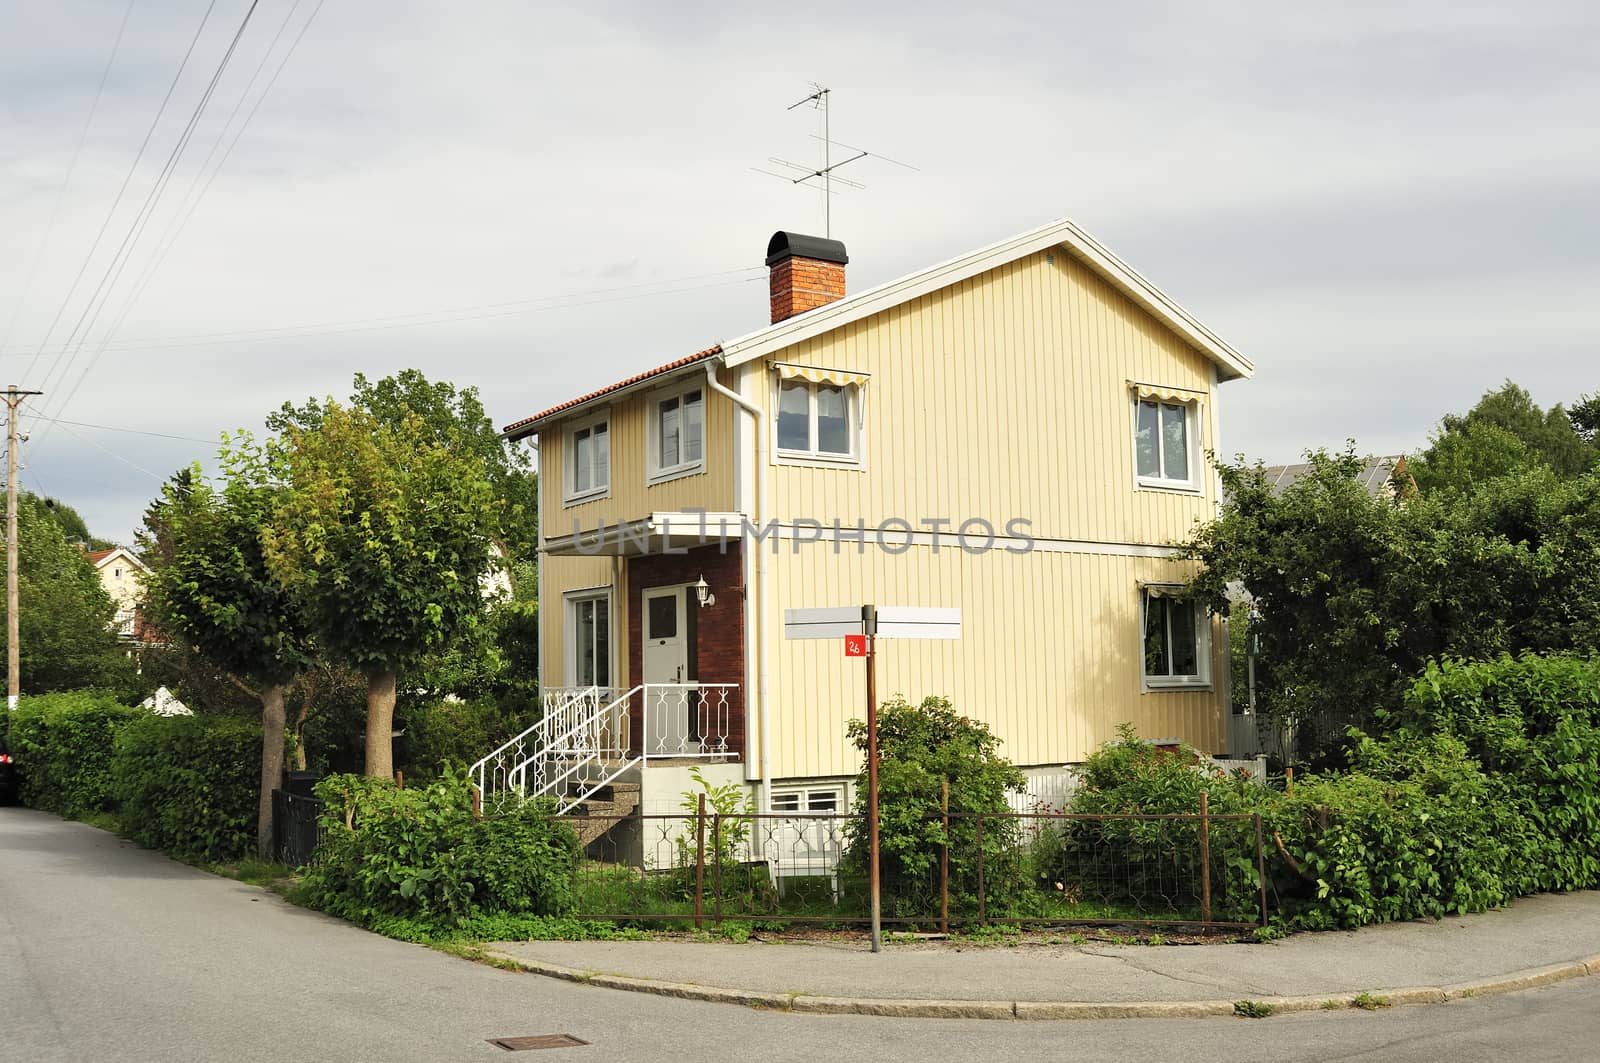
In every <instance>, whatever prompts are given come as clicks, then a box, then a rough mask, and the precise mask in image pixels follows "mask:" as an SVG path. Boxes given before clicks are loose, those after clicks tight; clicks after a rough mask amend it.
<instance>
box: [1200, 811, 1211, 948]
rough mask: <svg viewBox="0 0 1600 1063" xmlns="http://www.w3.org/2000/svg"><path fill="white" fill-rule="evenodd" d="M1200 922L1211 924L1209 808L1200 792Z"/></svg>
mask: <svg viewBox="0 0 1600 1063" xmlns="http://www.w3.org/2000/svg"><path fill="white" fill-rule="evenodd" d="M1200 921H1201V922H1203V923H1209V922H1211V806H1210V798H1209V796H1208V795H1207V794H1206V792H1205V791H1204V790H1201V791H1200Z"/></svg>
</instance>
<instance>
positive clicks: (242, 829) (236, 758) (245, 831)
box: [111, 714, 261, 860]
mask: <svg viewBox="0 0 1600 1063" xmlns="http://www.w3.org/2000/svg"><path fill="white" fill-rule="evenodd" d="M260 785H261V725H260V723H258V722H254V721H251V720H246V719H241V718H238V717H230V716H174V717H162V716H152V715H148V714H146V715H144V716H143V718H142V719H137V720H133V721H130V722H129V723H127V724H125V725H124V726H123V727H122V728H121V730H120V731H118V733H117V737H116V744H115V751H114V754H113V757H112V761H111V792H112V796H113V797H114V799H115V800H116V802H117V804H118V805H119V806H120V812H121V815H122V822H123V827H124V829H125V830H127V832H128V834H129V835H130V836H131V837H132V838H133V839H134V840H135V841H137V842H138V843H139V844H140V845H143V846H147V847H148V848H151V849H164V850H166V851H167V852H169V853H172V854H173V855H174V856H180V857H187V858H194V859H204V860H228V859H233V858H236V857H239V856H242V855H244V854H246V853H248V852H250V851H251V850H252V849H253V848H254V845H255V832H256V816H257V811H258V806H257V801H258V794H259V788H260Z"/></svg>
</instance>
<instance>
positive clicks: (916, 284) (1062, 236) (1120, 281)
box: [721, 218, 1256, 380]
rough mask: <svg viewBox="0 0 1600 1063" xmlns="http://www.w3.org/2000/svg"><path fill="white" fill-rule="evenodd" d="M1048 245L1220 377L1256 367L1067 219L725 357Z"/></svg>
mask: <svg viewBox="0 0 1600 1063" xmlns="http://www.w3.org/2000/svg"><path fill="white" fill-rule="evenodd" d="M1052 247H1064V248H1066V249H1068V251H1070V252H1071V253H1072V254H1073V256H1074V257H1076V258H1078V259H1079V260H1081V261H1082V262H1083V263H1084V264H1086V265H1087V266H1089V268H1091V269H1093V270H1094V271H1095V272H1096V273H1098V274H1099V275H1100V276H1101V277H1103V278H1105V279H1106V280H1107V281H1109V282H1110V283H1111V285H1112V286H1113V287H1115V288H1117V289H1118V290H1120V291H1121V292H1122V293H1123V294H1124V295H1127V296H1128V297H1129V298H1130V299H1132V300H1133V301H1134V302H1135V303H1137V304H1138V305H1139V306H1140V307H1141V308H1143V309H1144V310H1146V311H1148V312H1149V313H1150V314H1152V315H1154V316H1155V317H1156V319H1157V320H1159V321H1161V322H1162V323H1163V324H1164V325H1166V326H1167V327H1168V328H1170V329H1172V331H1174V332H1176V333H1177V334H1178V335H1179V336H1182V337H1183V338H1184V339H1185V340H1187V341H1188V342H1189V343H1190V344H1192V345H1193V346H1194V347H1195V348H1197V349H1198V350H1199V351H1200V352H1201V353H1202V354H1204V355H1206V356H1207V357H1208V358H1210V359H1211V360H1212V361H1213V362H1215V363H1216V365H1217V370H1218V376H1219V378H1220V379H1222V380H1235V379H1238V378H1239V377H1248V376H1251V375H1252V374H1254V373H1255V368H1256V367H1255V363H1253V362H1251V361H1250V359H1248V358H1246V357H1245V356H1244V355H1242V354H1240V353H1239V352H1238V351H1236V350H1234V349H1233V348H1232V347H1230V346H1229V345H1228V344H1227V343H1225V342H1224V341H1223V340H1222V338H1221V337H1219V336H1218V335H1217V334H1216V333H1214V332H1212V331H1211V330H1210V329H1208V328H1206V326H1204V325H1203V324H1201V323H1200V321H1199V319H1197V318H1196V317H1195V316H1194V315H1193V314H1191V313H1189V312H1188V311H1187V310H1185V309H1184V308H1183V307H1181V306H1179V305H1178V304H1177V303H1176V302H1175V301H1174V300H1173V299H1172V297H1171V296H1169V295H1167V294H1166V293H1165V292H1163V291H1162V290H1161V289H1159V288H1157V287H1156V286H1155V285H1154V284H1151V283H1150V282H1149V281H1148V280H1146V279H1145V278H1144V277H1143V276H1141V275H1140V274H1139V273H1138V272H1137V271H1135V270H1134V268H1133V267H1132V266H1130V265H1128V264H1127V263H1126V262H1124V261H1122V259H1120V258H1118V257H1117V256H1116V255H1114V254H1112V253H1111V251H1110V249H1108V248H1107V247H1106V246H1105V245H1104V244H1102V243H1100V241H1098V240H1096V239H1095V238H1094V237H1092V236H1090V235H1089V234H1088V233H1086V232H1084V231H1083V230H1082V229H1080V228H1079V227H1078V225H1077V223H1076V222H1074V221H1073V220H1072V219H1070V218H1061V219H1060V220H1058V221H1053V222H1051V223H1050V224H1048V225H1041V226H1040V227H1039V228H1037V229H1033V230H1031V231H1029V232H1025V233H1022V234H1021V235H1019V236H1013V237H1011V238H1010V239H1009V240H1002V241H1000V242H999V243H997V244H990V245H989V246H988V247H983V248H979V249H978V250H976V251H972V252H969V253H967V254H965V255H961V256H959V257H957V258H952V259H949V260H948V261H945V262H940V263H939V264H938V265H935V266H929V267H928V268H927V269H924V270H919V271H917V272H916V273H912V274H909V275H908V276H905V277H901V278H900V279H899V280H893V281H889V282H888V283H887V284H880V285H878V286H877V287H876V288H868V289H867V290H866V291H863V292H858V293H856V294H855V295H847V296H845V297H844V298H843V299H840V300H838V301H837V302H832V303H827V304H825V305H823V306H819V307H817V308H816V309H814V310H808V311H806V312H805V313H803V314H796V315H795V316H794V317H791V318H787V319H786V320H783V321H780V322H778V323H777V324H775V325H768V326H767V327H766V328H762V329H757V330H756V331H754V332H752V333H749V334H748V335H745V336H740V337H739V338H738V339H736V340H728V341H726V342H724V343H723V344H722V345H721V346H722V360H723V362H724V363H725V364H727V365H729V366H735V365H740V364H742V363H744V362H748V361H751V360H752V359H755V358H760V357H762V356H763V355H767V354H771V353H773V352H775V351H778V350H781V349H782V348H784V347H788V346H790V345H791V344H795V343H799V342H800V341H802V340H807V339H810V338H812V337H813V336H818V335H821V334H822V333H824V332H830V331H832V330H833V329H836V328H839V327H840V326H842V325H848V324H850V323H851V322H852V321H859V320H861V319H862V318H864V317H868V316H870V315H872V314H876V313H878V312H880V311H883V310H888V309H890V308H892V307H895V306H899V305H900V304H901V303H905V302H909V301H910V300H912V299H916V298H919V297H920V296H923V295H927V294H928V293H929V292H934V291H938V290H939V289H940V288H946V287H949V286H950V285H952V284H957V283H960V282H961V281H964V280H966V279H968V278H969V277H976V276H977V275H978V274H980V273H986V272H988V271H989V270H991V269H996V268H998V267H1000V266H1004V265H1006V264H1007V263H1010V262H1015V261H1016V260H1017V259H1019V258H1026V257H1027V256H1028V255H1031V254H1034V253H1036V252H1039V251H1044V250H1047V249H1049V248H1052Z"/></svg>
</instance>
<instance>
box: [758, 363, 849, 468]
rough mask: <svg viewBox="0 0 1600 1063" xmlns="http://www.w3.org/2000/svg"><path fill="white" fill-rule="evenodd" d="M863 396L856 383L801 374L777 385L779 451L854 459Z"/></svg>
mask: <svg viewBox="0 0 1600 1063" xmlns="http://www.w3.org/2000/svg"><path fill="white" fill-rule="evenodd" d="M859 403H860V395H859V393H858V390H857V387H856V385H854V384H836V383H832V382H829V381H825V380H824V381H820V382H812V381H810V380H805V379H802V378H800V377H792V378H790V379H787V380H782V381H780V382H779V384H778V416H777V417H776V418H775V420H776V422H777V433H778V453H779V455H781V456H786V457H800V458H813V459H820V460H824V461H855V460H858V457H859V454H860V445H859V444H860V433H859V424H860V417H859V414H860V410H859V408H858V404H859Z"/></svg>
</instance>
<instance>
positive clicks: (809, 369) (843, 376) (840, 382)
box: [772, 362, 872, 388]
mask: <svg viewBox="0 0 1600 1063" xmlns="http://www.w3.org/2000/svg"><path fill="white" fill-rule="evenodd" d="M772 368H774V369H776V370H777V371H778V376H779V377H781V378H782V379H784V380H809V381H810V382H811V383H813V384H832V385H833V386H834V387H840V388H843V387H849V386H850V385H852V384H854V385H855V386H856V387H863V386H865V384H866V383H867V381H869V380H871V379H872V374H871V373H852V372H850V371H849V370H848V369H828V368H825V367H823V366H817V365H796V364H795V363H793V362H773V363H772Z"/></svg>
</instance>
